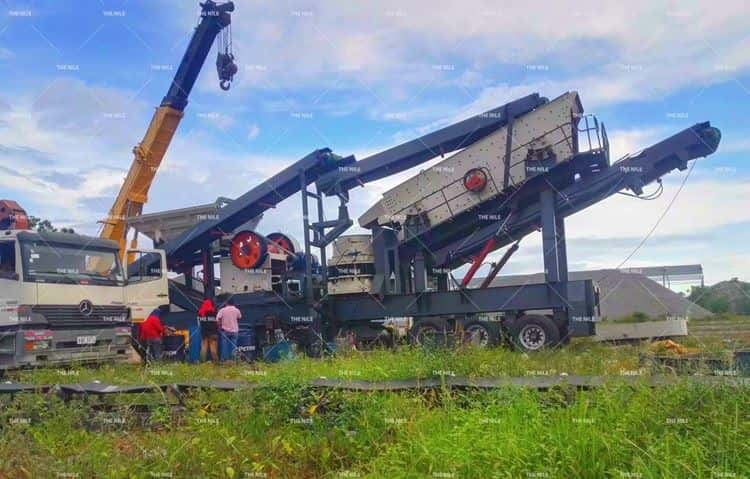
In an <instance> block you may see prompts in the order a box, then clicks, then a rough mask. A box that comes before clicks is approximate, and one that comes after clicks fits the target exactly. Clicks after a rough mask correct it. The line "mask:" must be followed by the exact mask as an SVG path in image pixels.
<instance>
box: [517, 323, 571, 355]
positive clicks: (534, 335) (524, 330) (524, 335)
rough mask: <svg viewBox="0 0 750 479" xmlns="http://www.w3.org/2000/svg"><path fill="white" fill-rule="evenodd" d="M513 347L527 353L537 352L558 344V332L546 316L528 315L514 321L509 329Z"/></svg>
mask: <svg viewBox="0 0 750 479" xmlns="http://www.w3.org/2000/svg"><path fill="white" fill-rule="evenodd" d="M510 337H511V341H512V342H513V345H514V346H515V347H516V348H518V349H520V350H522V351H527V352H532V351H539V350H540V349H544V348H546V347H549V346H554V345H556V344H558V343H559V342H560V330H559V329H558V328H557V325H556V324H555V322H554V321H552V320H551V319H550V318H548V317H546V316H539V315H529V316H523V317H521V318H519V319H518V320H516V321H515V322H514V323H513V325H512V326H511V328H510Z"/></svg>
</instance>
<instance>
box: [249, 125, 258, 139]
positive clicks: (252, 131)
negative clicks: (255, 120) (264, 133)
mask: <svg viewBox="0 0 750 479" xmlns="http://www.w3.org/2000/svg"><path fill="white" fill-rule="evenodd" d="M258 135H260V127H259V126H258V125H250V128H249V129H248V130H247V138H248V139H249V140H254V139H256V138H258Z"/></svg>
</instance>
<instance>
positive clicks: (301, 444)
mask: <svg viewBox="0 0 750 479" xmlns="http://www.w3.org/2000/svg"><path fill="white" fill-rule="evenodd" d="M640 351H641V350H640V349H639V348H637V347H631V346H624V347H618V348H609V347H605V346H587V345H580V346H577V345H574V346H573V347H572V348H570V349H566V350H563V351H557V352H546V353H541V354H535V355H523V354H519V353H514V352H510V351H505V350H502V349H495V350H466V351H459V352H456V351H422V350H418V349H410V350H405V351H401V352H399V353H391V352H383V351H380V352H372V353H354V354H350V355H346V356H342V357H338V358H333V359H327V360H309V359H299V360H294V361H288V362H285V363H280V364H276V365H253V366H233V367H214V366H211V365H201V366H197V367H196V366H189V365H177V364H172V365H169V364H163V365H159V366H156V367H154V368H151V369H148V370H144V369H142V368H140V367H138V366H127V367H120V366H117V367H115V366H111V367H103V368H99V369H87V368H79V369H73V370H65V371H66V372H64V373H63V372H62V371H59V370H47V371H45V370H38V371H31V372H24V373H21V374H20V375H19V376H17V377H16V379H22V380H24V381H28V382H37V383H43V382H46V383H50V382H53V383H54V382H58V383H59V382H86V381H89V380H95V379H96V380H101V381H103V382H110V383H118V384H124V383H136V382H144V381H152V382H162V383H164V382H178V381H184V380H198V379H207V378H215V377H216V376H220V377H221V378H224V379H236V380H246V381H254V382H257V383H259V387H258V388H257V389H255V390H242V391H238V392H233V393H222V392H215V391H213V392H209V391H207V392H198V393H195V394H193V395H191V396H189V397H186V398H185V403H184V405H183V407H182V409H180V410H179V414H176V413H175V412H174V410H173V409H172V408H171V407H169V406H168V405H167V404H166V403H165V402H164V398H161V397H160V396H158V395H156V396H150V397H143V396H135V397H129V398H128V401H130V402H131V403H145V402H150V403H151V404H152V405H153V404H157V406H156V407H155V408H154V407H152V409H151V411H152V413H151V414H150V415H148V416H145V418H144V417H141V416H139V415H138V414H137V412H136V409H134V408H130V407H127V405H126V406H122V407H118V408H116V409H115V411H114V412H111V413H107V412H103V411H102V410H101V409H100V408H99V407H98V404H97V402H96V401H94V400H90V401H72V402H69V403H62V402H61V401H60V400H59V399H57V398H55V397H52V396H50V397H45V396H38V395H19V396H16V397H15V398H14V399H12V400H10V399H9V398H5V403H4V404H3V405H2V407H1V408H0V428H2V441H0V478H5V477H8V478H25V477H28V478H36V477H42V478H47V477H81V478H89V477H103V478H154V477H157V478H158V477H185V478H204V477H205V478H254V477H268V478H321V477H324V478H334V477H337V478H341V477H368V478H386V477H387V478H425V477H427V478H487V477H502V478H626V477H632V478H675V479H676V478H691V477H705V478H715V477H743V475H744V476H747V475H750V395H748V394H747V389H746V388H732V387H716V388H709V387H707V386H698V385H695V384H691V383H689V382H687V381H686V382H684V383H679V384H678V385H676V386H673V387H669V388H658V389H651V388H648V387H646V386H645V385H636V386H634V387H633V386H627V385H624V384H623V383H621V382H619V381H618V380H617V377H618V376H619V375H620V374H621V373H622V372H623V371H633V370H637V368H638V359H637V356H638V352H640ZM71 371H76V373H71ZM563 372H565V373H569V374H576V373H577V374H602V375H609V376H611V379H610V381H608V382H607V383H606V386H605V387H603V388H600V389H596V390H591V391H575V390H572V389H567V388H563V389H555V390H552V391H548V392H536V391H530V390H524V389H515V388H509V389H503V390H495V391H485V392H479V391H464V392H459V391H455V390H452V391H451V390H437V391H429V392H424V393H414V392H410V393H382V392H373V393H349V392H343V391H316V390H311V389H309V388H306V387H303V386H304V385H305V384H306V383H307V381H309V380H310V379H312V378H317V377H320V376H324V377H338V378H343V379H396V378H411V377H431V376H435V375H439V374H456V375H468V376H495V375H527V374H559V373H563Z"/></svg>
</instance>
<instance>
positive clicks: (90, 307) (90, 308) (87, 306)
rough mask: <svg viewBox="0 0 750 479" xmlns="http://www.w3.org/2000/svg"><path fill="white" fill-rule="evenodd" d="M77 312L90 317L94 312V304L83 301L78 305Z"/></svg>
mask: <svg viewBox="0 0 750 479" xmlns="http://www.w3.org/2000/svg"><path fill="white" fill-rule="evenodd" d="M78 311H80V312H81V314H82V315H84V316H91V313H93V312H94V304H93V303H92V302H91V301H89V300H88V299H84V300H83V301H81V302H80V303H78Z"/></svg>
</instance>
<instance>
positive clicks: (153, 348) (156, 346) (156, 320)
mask: <svg viewBox="0 0 750 479" xmlns="http://www.w3.org/2000/svg"><path fill="white" fill-rule="evenodd" d="M168 332H169V331H168V329H167V328H165V327H164V325H163V324H161V310H160V309H159V308H156V309H155V310H153V311H151V314H149V315H148V318H146V320H145V321H144V322H142V323H141V325H140V327H139V328H138V339H139V340H140V342H141V347H144V346H145V356H144V358H143V359H144V361H146V362H147V363H148V362H151V361H159V360H161V357H162V352H163V350H164V345H163V343H162V338H163V337H164V336H166V335H167V333H168Z"/></svg>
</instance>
